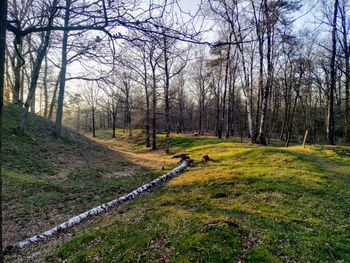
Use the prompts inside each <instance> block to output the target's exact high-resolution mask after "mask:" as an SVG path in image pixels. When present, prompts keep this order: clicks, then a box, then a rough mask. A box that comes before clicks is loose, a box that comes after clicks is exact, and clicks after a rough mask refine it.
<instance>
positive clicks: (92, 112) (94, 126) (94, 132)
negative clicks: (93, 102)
mask: <svg viewBox="0 0 350 263" xmlns="http://www.w3.org/2000/svg"><path fill="white" fill-rule="evenodd" d="M91 119H92V137H96V124H95V108H92V109H91Z"/></svg>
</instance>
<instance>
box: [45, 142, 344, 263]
mask: <svg viewBox="0 0 350 263" xmlns="http://www.w3.org/2000/svg"><path fill="white" fill-rule="evenodd" d="M174 136H175V135H174ZM99 141H100V142H103V143H105V144H112V145H113V146H114V147H129V149H132V150H133V151H132V152H131V154H132V153H134V154H135V155H137V154H143V153H144V154H146V150H145V149H143V148H142V146H141V145H140V144H138V143H136V144H133V145H127V144H126V143H122V144H120V143H119V145H118V144H117V143H116V141H111V140H108V139H106V138H102V139H101V138H100V139H99ZM122 141H125V140H124V139H123V140H122ZM172 145H173V149H175V151H177V152H187V153H189V154H190V156H191V157H192V158H194V159H197V160H198V159H200V158H201V156H202V155H204V154H209V156H210V157H211V158H212V159H213V160H214V161H211V162H209V163H206V164H200V165H198V166H196V167H193V168H190V169H189V170H188V171H187V172H186V173H184V174H182V175H180V176H178V177H177V178H175V179H173V180H172V181H171V182H169V183H168V184H166V185H165V186H163V187H161V188H158V189H157V190H156V191H152V192H151V193H150V194H148V195H145V196H143V197H142V198H139V199H137V200H135V201H133V202H131V203H128V204H125V205H123V206H121V207H119V208H118V209H117V210H116V211H115V212H113V213H112V214H110V215H108V216H106V217H105V218H104V220H102V221H100V222H97V223H95V224H94V225H93V226H91V227H89V228H88V229H86V230H85V231H84V232H83V233H81V234H80V235H79V236H78V237H75V238H73V239H71V240H70V241H69V242H66V243H65V244H64V245H63V246H61V247H60V249H58V250H56V251H54V252H52V254H51V256H49V257H48V258H47V261H49V262H60V261H64V260H68V262H95V261H99V262H136V261H140V262H169V261H170V262H237V261H239V260H241V261H243V262H281V261H282V262H350V205H349V204H350V148H349V147H322V146H320V147H307V148H305V149H304V148H302V147H299V146H293V147H290V148H281V147H259V146H253V145H250V144H242V143H237V142H234V141H232V140H221V141H217V140H216V139H215V138H210V137H194V136H176V137H175V138H173V139H172ZM156 154H157V153H155V154H154V156H153V157H152V158H153V159H156ZM159 158H160V157H159ZM162 158H165V159H164V160H165V161H169V160H170V158H169V157H164V156H162Z"/></svg>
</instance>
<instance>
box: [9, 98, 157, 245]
mask: <svg viewBox="0 0 350 263" xmlns="http://www.w3.org/2000/svg"><path fill="white" fill-rule="evenodd" d="M4 113H5V118H4V119H5V127H4V161H5V162H4V197H3V198H4V226H3V229H4V243H5V246H6V245H11V244H14V243H15V242H18V241H21V240H23V239H24V238H27V237H30V236H32V235H34V234H37V233H39V232H42V231H44V230H47V229H49V228H51V227H53V226H55V225H57V224H58V223H61V222H63V221H65V220H67V219H68V218H70V217H71V216H74V215H76V214H78V213H80V212H83V211H85V210H87V209H89V208H92V207H94V206H96V205H99V204H101V203H103V202H106V201H110V200H111V199H114V198H116V197H118V196H119V195H121V194H123V193H126V192H128V191H130V190H133V189H134V188H135V187H137V186H139V185H141V184H143V183H145V182H148V181H150V180H151V179H153V178H155V177H157V176H158V175H159V172H157V171H156V172H155V171H150V170H149V169H148V168H144V167H141V166H139V165H135V164H134V163H132V162H131V161H128V160H126V159H125V158H124V157H123V156H122V154H121V153H119V152H116V151H114V150H112V149H109V148H108V147H106V146H104V145H102V144H100V143H97V142H94V141H92V140H90V139H89V138H87V137H85V136H83V135H80V134H79V133H77V132H74V131H72V130H67V129H65V130H64V133H63V136H62V138H61V139H57V138H56V137H55V136H54V135H53V127H51V126H50V124H49V123H48V122H47V120H45V119H43V118H41V117H38V116H35V115H30V117H29V123H28V124H29V125H28V129H27V131H26V133H25V134H24V135H23V136H16V135H15V134H14V133H13V130H14V128H15V126H16V123H17V121H18V118H19V116H20V109H19V108H17V107H15V106H13V105H7V106H6V107H5V110H4ZM158 170H160V169H158Z"/></svg>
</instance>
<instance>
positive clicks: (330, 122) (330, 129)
mask: <svg viewBox="0 0 350 263" xmlns="http://www.w3.org/2000/svg"><path fill="white" fill-rule="evenodd" d="M338 8H339V0H335V1H334V9H333V23H332V55H331V63H330V70H331V74H330V78H331V79H330V85H329V91H328V113H327V141H328V143H329V144H334V125H335V122H334V92H335V88H336V81H337V80H336V78H337V72H336V65H335V60H336V55H337V17H338Z"/></svg>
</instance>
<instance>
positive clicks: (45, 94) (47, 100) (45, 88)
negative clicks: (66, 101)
mask: <svg viewBox="0 0 350 263" xmlns="http://www.w3.org/2000/svg"><path fill="white" fill-rule="evenodd" d="M47 67H48V66H47V56H45V68H44V79H43V82H44V83H43V87H44V117H45V118H47V113H48V111H47V110H48V107H49V94H48V88H47V74H48V72H47V71H48V69H47Z"/></svg>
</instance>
